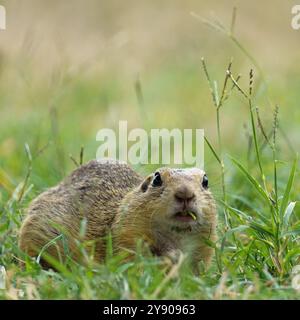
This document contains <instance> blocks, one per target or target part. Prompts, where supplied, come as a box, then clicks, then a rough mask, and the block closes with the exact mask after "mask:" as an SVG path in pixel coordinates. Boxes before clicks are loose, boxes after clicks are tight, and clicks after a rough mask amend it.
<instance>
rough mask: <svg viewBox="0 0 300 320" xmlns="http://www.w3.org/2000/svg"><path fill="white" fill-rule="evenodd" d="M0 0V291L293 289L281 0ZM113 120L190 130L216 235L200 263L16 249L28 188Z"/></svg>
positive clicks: (289, 51)
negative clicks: (52, 262)
mask: <svg viewBox="0 0 300 320" xmlns="http://www.w3.org/2000/svg"><path fill="white" fill-rule="evenodd" d="M2 2H3V5H5V6H6V8H7V12H10V13H11V16H10V24H9V25H8V28H7V30H6V31H5V32H1V34H0V39H1V46H0V266H3V267H4V268H5V273H6V280H5V285H4V283H3V279H2V278H3V275H4V271H3V270H4V269H2V271H1V269H0V272H1V275H2V277H1V276H0V287H1V286H2V287H3V289H1V288H0V298H1V299H298V298H299V293H300V271H299V269H298V271H297V266H299V265H300V211H299V204H298V201H299V194H298V192H297V191H298V190H299V188H300V182H299V159H298V154H297V153H298V152H299V147H300V143H299V123H300V109H299V107H298V104H299V80H300V75H299V72H298V66H299V63H300V61H299V57H298V52H299V44H298V43H297V41H298V38H299V35H300V31H299V32H298V33H297V31H295V30H292V29H291V26H290V8H291V5H292V1H287V2H285V3H284V4H283V3H282V2H280V1H274V2H273V1H272V4H273V6H271V7H270V6H269V5H268V3H267V2H266V3H264V4H260V5H258V2H257V3H256V1H254V3H255V4H256V5H255V4H252V5H251V4H250V2H249V3H247V4H246V3H245V2H244V3H242V2H239V1H237V2H238V4H237V10H235V9H234V6H235V5H236V2H235V1H228V2H227V3H226V5H225V4H224V3H223V4H222V5H221V4H218V2H217V1H210V2H209V3H208V2H207V1H198V2H197V1H187V2H185V3H183V2H181V1H179V0H176V1H172V2H171V1H163V3H161V2H158V1H153V2H151V4H150V3H146V2H138V1H135V0H133V1H129V2H128V3H127V4H126V5H125V4H120V3H117V2H116V1H112V2H110V3H108V2H106V3H104V2H101V1H100V2H99V1H95V0H91V1H87V2H85V3H84V2H83V1H80V0H76V1H74V2H73V5H72V6H71V5H70V4H69V3H68V2H67V1H63V2H60V1H53V2H51V4H49V2H48V3H47V2H46V1H36V0H30V1H27V3H26V5H25V4H24V3H22V4H21V3H20V2H18V1H9V2H8V1H2ZM83 6H84V9H85V10H82V8H83ZM17 9H19V10H17ZM211 11H215V14H214V15H211V14H210V12H211ZM70 12H71V13H72V15H71V16H70ZM279 16H280V17H281V19H280V22H278V17H279ZM154 17H155V20H156V21H155V22H156V23H153V18H154ZM31 21H35V25H34V26H32V25H31ZM20 26H21V27H20ZM298 42H299V41H298ZM119 120H128V123H129V126H130V127H131V128H136V127H137V128H139V127H140V128H144V129H146V130H150V129H151V128H168V129H172V128H181V129H183V128H193V129H194V128H204V129H205V135H206V145H205V170H206V171H207V174H208V176H209V179H210V187H211V190H212V193H213V195H214V196H215V198H216V201H217V205H218V217H219V219H218V220H219V223H218V236H219V239H218V241H217V242H216V243H211V245H212V246H213V247H214V248H215V255H214V259H213V263H212V265H211V266H210V268H209V269H208V270H203V269H202V268H201V266H199V271H200V274H199V275H197V276H196V275H194V274H193V273H192V272H191V270H190V269H189V267H188V266H187V265H186V263H185V261H184V260H183V261H180V262H179V263H178V264H176V265H174V266H173V267H172V268H171V269H167V268H165V267H164V265H163V263H162V261H161V260H160V259H159V258H156V257H145V256H143V255H142V254H141V253H139V252H137V255H136V258H135V260H134V261H132V262H128V263H126V264H123V263H122V262H121V261H122V257H120V256H114V255H112V254H111V253H110V252H108V254H107V257H106V259H105V261H103V262H101V263H97V264H95V263H92V261H91V262H90V263H89V264H87V265H85V266H82V265H78V264H77V263H75V262H74V261H68V263H67V264H62V263H57V269H58V270H59V272H56V271H53V270H43V269H42V268H41V266H40V265H39V263H38V261H37V260H35V259H30V258H29V257H27V256H26V255H24V253H22V252H20V250H19V249H18V246H17V240H18V230H19V228H20V225H21V222H22V220H23V218H24V215H25V210H26V207H27V206H28V204H29V203H30V201H31V200H32V199H33V198H34V197H35V196H37V195H38V194H39V193H41V192H42V191H44V190H46V189H47V188H48V187H50V186H53V185H55V184H57V183H58V182H59V181H60V180H61V179H62V178H63V177H65V176H66V175H67V174H68V173H69V172H71V171H72V170H73V169H75V168H76V163H80V162H81V160H82V161H83V162H87V161H88V160H90V159H93V158H95V156H96V150H97V147H98V146H99V143H98V142H97V141H96V133H97V131H98V130H99V129H101V128H103V127H107V128H113V129H114V128H117V127H118V122H119ZM74 160H75V161H74ZM156 167H159V166H153V165H146V166H135V169H136V170H137V171H138V172H140V173H141V174H144V175H146V174H148V173H149V172H151V171H153V169H154V168H156ZM82 250H84V249H83V248H82ZM21 261H22V262H23V263H25V267H23V268H22V267H21V266H20V262H21ZM299 268H300V267H299ZM1 279H2V280H1ZM4 287H5V288H4Z"/></svg>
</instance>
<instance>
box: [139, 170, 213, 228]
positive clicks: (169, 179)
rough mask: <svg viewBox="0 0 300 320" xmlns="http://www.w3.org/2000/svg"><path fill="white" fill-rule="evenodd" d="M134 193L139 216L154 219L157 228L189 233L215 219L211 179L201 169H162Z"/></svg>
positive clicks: (147, 179)
mask: <svg viewBox="0 0 300 320" xmlns="http://www.w3.org/2000/svg"><path fill="white" fill-rule="evenodd" d="M134 194H135V200H136V199H137V198H138V201H137V203H136V206H137V207H136V208H137V209H138V210H137V211H139V215H145V218H146V219H148V218H150V219H151V222H153V223H155V225H157V224H162V225H164V226H168V227H170V228H171V229H174V230H176V229H178V230H189V229H192V228H194V227H196V226H201V225H205V224H207V223H209V220H211V219H212V218H213V217H214V216H215V211H216V209H215V202H214V200H213V197H212V195H211V193H210V191H209V184H208V177H207V175H206V174H205V172H204V171H203V170H201V169H197V168H189V169H171V168H161V169H159V170H157V171H155V172H154V173H153V174H151V175H149V176H148V177H147V178H146V179H145V180H144V181H143V182H142V183H141V185H140V186H139V187H138V188H137V189H136V190H135V192H134ZM136 195H137V197H136ZM149 215H150V216H149ZM141 218H142V217H141Z"/></svg>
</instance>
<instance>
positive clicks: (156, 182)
mask: <svg viewBox="0 0 300 320" xmlns="http://www.w3.org/2000/svg"><path fill="white" fill-rule="evenodd" d="M161 185H162V180H161V176H160V173H159V172H155V174H154V179H153V181H152V186H153V187H160V186H161Z"/></svg>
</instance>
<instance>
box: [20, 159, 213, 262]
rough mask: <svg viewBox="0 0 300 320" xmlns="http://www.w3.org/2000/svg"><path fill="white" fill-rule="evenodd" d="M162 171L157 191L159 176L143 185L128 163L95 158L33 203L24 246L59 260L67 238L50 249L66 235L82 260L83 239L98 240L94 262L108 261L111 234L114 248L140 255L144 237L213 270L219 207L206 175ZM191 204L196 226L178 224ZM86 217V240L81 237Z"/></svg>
mask: <svg viewBox="0 0 300 320" xmlns="http://www.w3.org/2000/svg"><path fill="white" fill-rule="evenodd" d="M157 172H158V173H159V176H160V177H159V178H160V179H161V185H158V186H155V185H154V184H153V180H154V179H155V177H156V175H157V174H158V173H156V174H155V175H154V174H152V175H150V176H148V177H147V178H146V179H145V180H143V178H142V177H141V176H139V175H138V174H137V173H136V172H135V171H133V170H132V169H131V168H130V167H129V166H128V165H127V164H125V163H120V162H116V161H96V160H93V161H90V162H89V163H87V164H86V165H83V166H81V167H79V168H78V169H76V170H75V171H73V172H72V173H71V175H70V176H69V177H67V178H66V179H65V180H64V181H63V182H61V183H60V184H59V185H58V186H56V187H54V188H51V189H49V190H48V191H46V192H44V193H42V194H41V195H40V196H38V197H37V198H36V199H35V200H34V201H33V202H32V204H31V205H30V207H29V209H28V213H27V216H26V218H25V220H24V222H23V224H22V227H21V230H20V239H19V246H20V248H21V249H22V250H23V251H24V252H26V253H27V254H29V255H30V256H37V255H38V254H39V252H40V251H41V249H42V248H45V246H46V247H47V249H46V251H47V253H48V254H50V255H51V256H53V257H54V258H56V259H58V257H59V256H62V257H64V256H65V253H66V250H65V249H66V248H65V246H64V244H63V241H57V242H56V243H55V244H53V245H49V242H50V241H51V240H53V239H55V238H57V237H58V236H59V235H60V234H62V233H63V234H65V235H66V240H67V248H68V251H69V252H70V253H71V255H72V258H74V259H75V260H79V259H80V258H81V255H80V252H79V250H78V244H77V243H76V241H77V240H84V241H90V240H91V242H94V243H95V255H94V257H95V259H96V260H98V261H101V260H103V258H104V257H105V244H106V240H105V237H106V235H107V234H108V233H109V232H112V235H113V245H114V250H115V251H118V250H121V249H127V250H129V251H132V252H134V251H135V248H136V243H137V241H138V240H139V239H141V240H143V241H144V242H145V243H146V244H147V245H148V246H149V248H150V250H151V251H152V252H153V253H154V254H157V255H162V256H169V257H171V258H174V256H176V255H177V253H178V252H183V253H190V256H191V258H192V261H193V263H198V262H199V261H203V262H204V263H205V264H206V265H207V264H208V263H209V261H210V259H211V256H212V250H213V249H212V248H211V247H210V246H209V245H208V244H207V240H210V241H215V239H216V230H215V229H216V207H215V202H214V200H213V198H212V196H211V193H210V192H209V190H207V188H204V187H203V186H202V180H203V178H204V175H205V173H204V172H203V171H202V170H200V169H169V168H162V169H160V170H158V171H157ZM186 205H187V206H188V209H189V210H192V211H193V212H194V213H195V216H196V217H197V218H196V220H195V221H192V220H191V219H190V220H189V221H181V220H180V219H179V220H178V219H175V214H176V213H177V212H178V211H183V210H186V209H187V208H185V206H186ZM182 208H185V209H182ZM194 218H195V217H194ZM185 219H186V217H183V220H185ZM83 220H85V221H86V229H85V233H84V236H82V235H80V233H81V232H80V229H81V226H82V221H83ZM82 237H83V238H82Z"/></svg>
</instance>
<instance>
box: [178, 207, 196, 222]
mask: <svg viewBox="0 0 300 320" xmlns="http://www.w3.org/2000/svg"><path fill="white" fill-rule="evenodd" d="M174 218H175V219H176V220H177V221H181V222H192V221H196V220H197V214H196V213H195V212H194V211H191V210H185V211H179V212H176V213H175V215H174Z"/></svg>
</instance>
